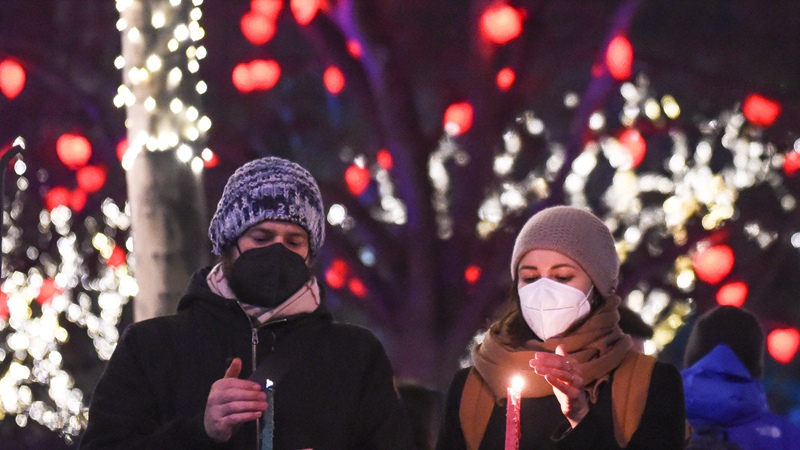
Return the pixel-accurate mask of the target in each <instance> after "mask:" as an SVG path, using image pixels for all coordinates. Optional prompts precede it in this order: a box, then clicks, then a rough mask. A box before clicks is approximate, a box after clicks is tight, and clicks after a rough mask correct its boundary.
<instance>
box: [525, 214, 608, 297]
mask: <svg viewBox="0 0 800 450" xmlns="http://www.w3.org/2000/svg"><path fill="white" fill-rule="evenodd" d="M535 249H545V250H554V251H557V252H559V253H561V254H563V255H565V256H568V257H569V258H571V259H572V260H574V261H575V262H576V263H578V264H579V265H580V266H581V268H582V269H583V270H584V271H585V272H586V273H587V274H588V275H589V278H590V279H591V280H592V283H593V284H594V286H595V287H596V288H597V290H598V291H599V292H600V295H602V296H603V297H608V296H610V295H611V294H613V293H614V291H615V289H616V288H617V282H618V281H619V280H618V277H619V257H618V256H617V251H616V249H615V248H614V237H613V236H611V232H610V231H609V229H608V227H606V225H605V224H604V223H603V222H602V221H601V220H600V219H599V218H597V216H595V215H594V214H592V213H590V212H589V211H586V210H583V209H579V208H575V207H573V206H554V207H551V208H547V209H543V210H541V211H539V212H538V213H536V214H534V215H533V217H531V218H530V219H528V222H527V223H525V226H523V227H522V230H520V232H519V235H518V236H517V241H516V242H515V243H514V252H513V253H512V255H511V278H513V279H516V276H517V266H519V262H520V260H522V258H523V257H524V256H525V254H527V253H528V252H529V251H531V250H535Z"/></svg>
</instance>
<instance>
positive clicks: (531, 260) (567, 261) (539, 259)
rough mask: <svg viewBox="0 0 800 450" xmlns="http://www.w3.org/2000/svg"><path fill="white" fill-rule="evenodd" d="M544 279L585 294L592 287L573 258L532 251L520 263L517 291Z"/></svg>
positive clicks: (546, 251) (547, 251)
mask: <svg viewBox="0 0 800 450" xmlns="http://www.w3.org/2000/svg"><path fill="white" fill-rule="evenodd" d="M542 277H544V278H550V279H551V280H553V281H557V282H559V283H563V284H566V285H567V286H571V287H574V288H575V289H578V290H580V291H581V292H583V293H584V294H586V293H588V292H589V289H591V287H592V280H591V279H590V278H589V275H588V274H586V272H584V271H583V269H581V266H579V265H578V263H576V262H575V261H574V260H572V259H571V258H569V257H567V256H565V255H562V254H561V253H559V252H557V251H554V250H544V249H536V250H531V251H529V252H528V253H526V254H525V256H523V257H522V260H520V262H519V267H518V268H517V279H518V280H519V281H518V282H517V289H519V288H521V287H523V286H525V285H528V284H531V283H533V282H534V281H536V280H538V279H539V278H542Z"/></svg>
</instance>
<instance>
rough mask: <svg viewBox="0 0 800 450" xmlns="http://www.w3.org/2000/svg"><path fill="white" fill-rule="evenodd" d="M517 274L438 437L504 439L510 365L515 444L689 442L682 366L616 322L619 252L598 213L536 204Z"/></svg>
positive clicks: (482, 441)
mask: <svg viewBox="0 0 800 450" xmlns="http://www.w3.org/2000/svg"><path fill="white" fill-rule="evenodd" d="M511 275H512V277H513V279H514V284H515V289H514V290H513V291H512V294H511V309H510V312H508V313H507V314H506V315H505V316H504V317H502V319H500V320H499V321H498V322H496V323H494V324H492V326H491V327H490V329H489V332H487V333H486V337H485V338H484V340H483V342H482V343H481V344H479V345H476V346H475V347H474V348H473V350H472V360H473V364H474V366H473V367H471V368H466V369H462V370H461V371H459V372H458V373H457V374H456V376H455V378H454V379H453V382H452V384H451V386H450V390H449V393H448V398H447V403H446V406H445V417H444V421H443V425H442V429H441V431H440V434H439V442H438V444H437V448H439V449H442V450H445V449H447V450H450V449H498V448H503V445H504V442H505V423H506V418H505V411H506V406H505V398H506V392H507V388H508V386H509V384H510V380H511V378H512V377H513V376H521V377H523V378H524V380H525V384H524V387H523V388H522V402H521V406H520V424H521V436H520V445H519V448H520V449H529V448H535V449H550V448H575V449H579V448H580V449H583V448H586V449H601V448H630V449H645V448H646V449H677V448H682V446H683V443H684V430H685V418H684V417H685V412H684V405H683V387H682V384H681V378H680V374H679V373H678V371H677V369H675V368H674V367H672V366H669V365H667V364H662V363H658V362H655V359H654V358H652V357H649V356H645V355H642V354H640V353H638V352H635V351H633V350H632V349H631V340H630V338H629V337H628V336H626V335H625V334H624V333H623V332H622V330H621V329H620V328H619V325H618V322H619V313H618V311H617V308H618V307H619V305H620V301H621V300H620V298H619V297H618V296H616V295H614V291H615V289H616V286H617V277H618V275H619V259H618V257H617V253H616V250H615V248H614V239H613V237H612V236H611V233H610V232H609V230H608V228H606V226H605V225H604V224H603V222H602V221H600V219H598V218H597V217H595V216H594V215H592V214H591V213H589V212H586V211H584V210H581V209H577V208H574V207H567V206H557V207H553V208H548V209H545V210H543V211H541V212H539V213H538V214H536V215H534V216H533V217H531V219H530V220H528V222H527V223H526V224H525V226H524V227H523V228H522V230H521V231H520V233H519V236H517V240H516V243H515V245H514V251H513V254H512V258H511Z"/></svg>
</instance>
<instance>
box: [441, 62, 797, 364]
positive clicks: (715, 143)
mask: <svg viewBox="0 0 800 450" xmlns="http://www.w3.org/2000/svg"><path fill="white" fill-rule="evenodd" d="M620 95H621V96H622V98H623V100H624V104H623V106H622V109H621V111H620V112H619V117H618V119H619V123H621V124H622V125H623V127H627V128H628V129H636V128H637V127H638V126H639V125H641V124H642V123H647V122H649V123H651V124H653V126H654V127H657V128H660V129H663V130H666V132H667V133H668V136H669V140H668V142H669V143H670V144H671V149H670V152H669V153H668V154H667V155H666V158H665V159H664V161H663V164H662V166H663V170H660V171H657V170H658V169H654V170H653V171H649V170H650V169H637V168H636V167H633V165H634V161H633V156H632V154H631V151H630V150H629V149H628V148H627V147H625V145H624V144H623V143H621V142H620V140H619V138H618V137H617V136H616V135H615V134H613V133H612V132H611V131H609V130H607V129H606V127H607V124H608V123H609V122H610V121H609V120H608V117H607V116H606V115H605V114H606V112H604V111H597V112H595V113H594V114H592V115H591V116H590V117H589V121H588V124H587V125H588V127H589V129H590V130H591V131H592V132H593V133H594V138H593V139H590V140H589V141H588V142H587V143H586V144H585V146H584V148H583V151H582V152H581V154H580V155H579V156H578V157H577V158H575V159H574V160H573V161H572V165H571V167H570V171H569V173H568V175H567V177H566V180H565V183H564V191H565V195H566V200H567V203H568V204H571V205H574V206H580V207H589V201H588V199H589V194H591V195H592V196H593V198H597V196H598V192H589V189H590V187H588V181H589V178H590V176H591V175H592V174H593V173H594V171H595V170H596V169H598V167H600V165H601V164H605V167H606V168H607V167H608V166H611V169H612V170H613V180H612V182H611V185H610V186H609V187H608V188H607V190H606V191H605V192H603V193H601V194H602V195H601V197H600V198H601V200H602V202H603V203H604V207H605V208H606V209H607V213H606V214H605V215H604V216H603V217H602V218H603V219H604V221H605V222H606V224H607V225H608V227H609V229H610V230H611V231H612V232H613V233H614V235H615V236H616V237H617V250H618V253H619V256H620V260H621V261H622V262H623V264H624V262H625V260H626V258H627V256H628V254H630V253H631V252H634V251H636V250H638V249H639V248H640V247H641V246H642V245H643V244H644V243H645V242H644V237H645V236H646V235H647V234H648V232H651V231H656V232H658V233H659V234H660V235H662V236H664V238H665V239H672V240H673V241H674V243H675V244H676V245H679V246H681V245H685V244H686V243H687V238H688V236H687V229H686V227H687V223H688V221H689V220H693V219H699V220H700V223H701V224H702V226H703V227H704V228H705V229H706V230H714V229H716V228H719V227H720V226H721V225H722V224H723V223H724V222H725V221H727V220H728V219H730V218H731V217H733V216H734V214H735V212H736V202H737V200H738V198H739V193H740V192H741V191H742V190H743V189H747V188H751V187H753V186H756V185H759V184H768V185H769V186H772V187H773V188H776V189H774V191H775V193H776V195H777V196H778V198H779V200H780V204H781V205H782V206H783V208H784V209H785V210H787V211H791V210H794V209H795V208H796V204H797V200H796V198H795V197H794V196H793V195H792V194H791V193H789V192H788V191H787V190H786V189H780V188H779V187H780V186H781V185H782V184H783V175H782V172H781V169H782V167H783V161H784V156H783V154H784V153H785V152H786V151H789V150H791V149H783V150H781V149H779V148H778V147H777V146H776V145H775V144H772V143H770V142H765V141H764V140H763V138H762V137H761V136H762V133H759V132H756V131H757V127H755V126H754V125H751V124H749V123H748V122H747V121H746V119H745V118H744V116H743V115H742V113H741V112H740V111H739V110H737V109H732V110H728V111H724V112H722V113H721V114H720V115H719V117H716V118H713V119H710V120H705V121H701V122H699V123H696V124H695V125H696V126H697V130H695V131H696V132H698V133H697V134H698V135H699V136H700V138H699V139H697V141H696V142H694V143H690V139H689V137H688V136H687V134H686V133H685V132H684V131H683V130H681V129H680V128H679V127H677V126H672V124H671V123H670V120H672V119H676V118H677V117H678V116H679V115H680V113H681V109H680V105H679V104H678V102H677V101H676V100H675V98H673V97H672V96H669V95H665V96H662V97H661V98H656V96H655V95H654V93H653V92H652V90H651V88H650V86H649V82H648V80H647V78H646V77H644V76H639V77H638V78H637V80H636V82H635V83H630V82H629V83H624V84H623V85H622V86H621V88H620ZM564 103H565V105H567V106H568V107H574V106H575V105H577V98H576V97H575V94H571V93H569V94H567V95H566V96H565V101H564ZM545 131H546V129H545V126H544V124H543V123H542V122H541V121H540V120H539V119H536V117H535V115H534V114H533V113H532V112H526V113H524V114H522V115H521V116H520V117H519V118H518V119H517V124H516V125H515V126H513V127H510V128H509V129H508V130H507V131H506V132H505V134H504V135H503V142H504V148H503V151H502V152H500V153H498V154H497V155H496V157H495V161H494V172H495V174H496V175H497V176H498V177H499V179H500V181H501V182H500V184H499V186H498V187H497V188H496V189H495V190H494V191H492V192H490V193H489V194H488V195H487V197H486V198H485V199H484V202H483V203H482V205H481V207H480V209H479V211H478V215H479V219H480V220H479V223H478V225H477V232H478V234H479V236H481V237H483V238H486V237H488V236H490V235H491V233H492V232H494V231H495V230H496V229H498V227H499V226H500V224H501V223H502V222H503V221H504V220H505V219H506V218H507V217H508V216H509V215H510V214H512V213H514V212H517V211H520V210H522V209H524V208H525V207H526V206H527V205H528V203H529V202H536V201H538V200H540V199H542V198H545V197H547V196H548V195H549V191H550V185H549V184H550V183H551V182H552V180H553V176H554V175H555V174H556V173H557V172H558V171H559V169H561V166H562V165H563V163H564V150H563V148H564V147H563V145H562V144H560V143H558V142H550V141H549V140H548V141H547V142H546V146H547V148H548V149H549V156H548V157H547V160H546V162H545V163H544V164H541V165H540V166H539V167H535V168H534V169H533V170H531V171H530V172H529V173H528V175H527V176H526V177H524V178H523V179H522V181H514V180H511V179H510V177H509V175H510V174H511V173H512V172H513V169H514V165H515V163H516V160H517V156H518V155H519V154H520V152H524V151H525V149H524V148H522V146H521V145H520V142H522V141H523V140H522V139H521V133H522V134H527V135H528V136H525V138H526V139H535V138H541V137H542V136H546V133H545ZM692 134H695V133H694V132H693V133H692ZM451 152H452V151H451ZM715 152H728V155H726V158H721V160H723V161H730V163H728V164H725V165H724V166H723V167H721V168H720V167H716V168H712V167H711V165H710V162H711V160H712V157H713V156H714V153H715ZM440 171H441V172H443V173H441V174H438V175H437V179H438V180H440V181H442V184H443V185H446V181H447V179H448V178H447V174H446V173H444V171H443V169H442V168H440ZM432 179H433V177H432ZM592 188H594V189H596V188H597V186H593V187H592ZM438 192H443V193H446V191H438V190H437V193H438ZM646 198H661V199H664V200H663V201H662V202H655V203H653V202H650V203H648V202H647V201H646V200H645V199H646ZM440 201H441V200H440ZM745 231H746V232H747V233H748V234H749V235H750V236H751V237H752V238H753V239H754V240H755V241H756V242H758V243H759V245H761V246H762V248H765V247H766V246H768V245H770V244H771V243H772V242H774V241H775V239H776V238H777V234H776V233H775V232H771V231H770V230H764V229H763V227H762V226H761V225H760V224H758V223H749V224H746V226H745ZM798 242H800V239H798ZM648 245H650V246H653V244H652V243H648ZM659 245H661V243H657V244H655V247H653V248H648V250H647V251H649V252H650V253H651V254H653V255H654V256H655V255H656V254H657V253H658V252H660V251H662V250H661V249H660V248H657V247H658V246H659ZM798 246H800V244H798ZM664 282H665V283H671V284H673V285H674V286H675V287H677V288H678V290H679V291H681V292H683V293H685V294H686V295H685V298H672V297H671V296H670V294H669V293H668V292H667V291H665V290H661V289H659V288H657V287H648V286H642V287H641V289H637V290H634V291H633V292H632V293H631V294H630V295H629V296H628V298H627V299H626V301H627V303H628V304H629V305H630V306H631V308H632V309H634V310H635V311H637V312H639V313H640V314H641V315H642V316H643V317H644V318H645V320H646V321H648V322H649V323H651V324H653V325H655V329H656V333H655V336H654V337H653V340H652V341H650V342H649V343H648V344H647V349H648V351H649V352H651V353H653V352H657V351H660V350H661V349H662V348H663V346H664V345H666V344H667V343H669V342H670V341H671V340H672V338H673V336H674V334H675V331H676V330H677V329H678V328H679V327H680V326H681V325H682V324H683V320H684V318H685V316H686V315H687V314H689V313H690V312H691V311H692V308H693V306H694V305H693V301H692V299H691V297H690V294H691V292H692V291H693V290H694V288H695V273H694V269H693V266H692V262H691V259H690V256H689V255H683V256H681V257H679V258H677V259H676V261H675V265H674V268H673V271H672V273H670V274H669V276H668V277H666V278H665V280H664Z"/></svg>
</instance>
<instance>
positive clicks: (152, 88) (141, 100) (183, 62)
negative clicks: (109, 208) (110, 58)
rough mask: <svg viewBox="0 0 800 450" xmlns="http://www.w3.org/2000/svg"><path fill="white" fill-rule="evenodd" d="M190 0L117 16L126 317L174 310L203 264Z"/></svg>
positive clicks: (195, 36)
mask: <svg viewBox="0 0 800 450" xmlns="http://www.w3.org/2000/svg"><path fill="white" fill-rule="evenodd" d="M193 8H194V6H192V4H191V2H187V1H184V2H181V3H180V4H178V5H177V6H174V5H172V4H168V3H167V2H157V1H153V0H150V1H132V2H130V3H127V4H126V5H125V6H124V7H123V8H122V10H121V11H120V19H121V20H120V23H118V26H119V28H120V31H121V33H122V56H123V58H124V61H125V64H124V68H123V79H124V82H125V86H124V87H122V88H120V95H119V96H118V98H119V99H121V100H122V101H123V102H124V104H125V105H126V106H127V120H126V127H127V129H128V141H129V143H130V147H129V149H128V151H127V153H126V154H125V157H124V158H123V167H125V169H126V170H127V174H126V181H127V184H128V200H129V202H130V205H131V226H132V231H133V236H134V241H133V247H134V249H133V250H134V251H133V252H134V255H135V267H134V271H135V275H136V279H137V282H138V285H139V293H138V294H137V296H136V299H135V300H134V302H133V304H134V319H135V320H137V321H139V320H143V319H147V318H150V317H155V316H160V315H164V314H170V313H173V312H175V310H176V306H177V302H178V300H179V299H180V296H181V294H182V293H183V291H184V289H185V287H186V285H187V283H188V281H189V278H190V277H191V275H192V273H193V272H194V271H195V270H196V269H197V268H198V267H200V266H203V265H205V264H206V263H207V259H208V251H207V249H208V239H207V238H206V236H205V229H206V225H207V221H206V217H205V199H204V196H203V190H202V183H201V173H202V169H203V161H202V160H201V159H200V158H199V157H198V156H197V155H198V154H199V153H200V150H201V149H202V148H203V142H204V140H205V131H207V129H208V123H210V121H208V118H206V117H204V116H202V115H201V114H200V112H199V111H198V108H197V106H194V105H197V104H199V93H198V90H202V89H200V88H199V87H198V81H199V79H198V77H197V76H196V73H197V69H198V67H199V62H198V59H199V58H200V57H201V56H198V55H202V54H203V52H201V51H200V50H199V49H200V47H199V46H198V45H197V44H196V43H195V41H196V40H199V39H200V38H202V36H203V33H202V28H200V26H199V23H198V22H197V21H196V20H194V19H192V18H191V11H192V9H193Z"/></svg>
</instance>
